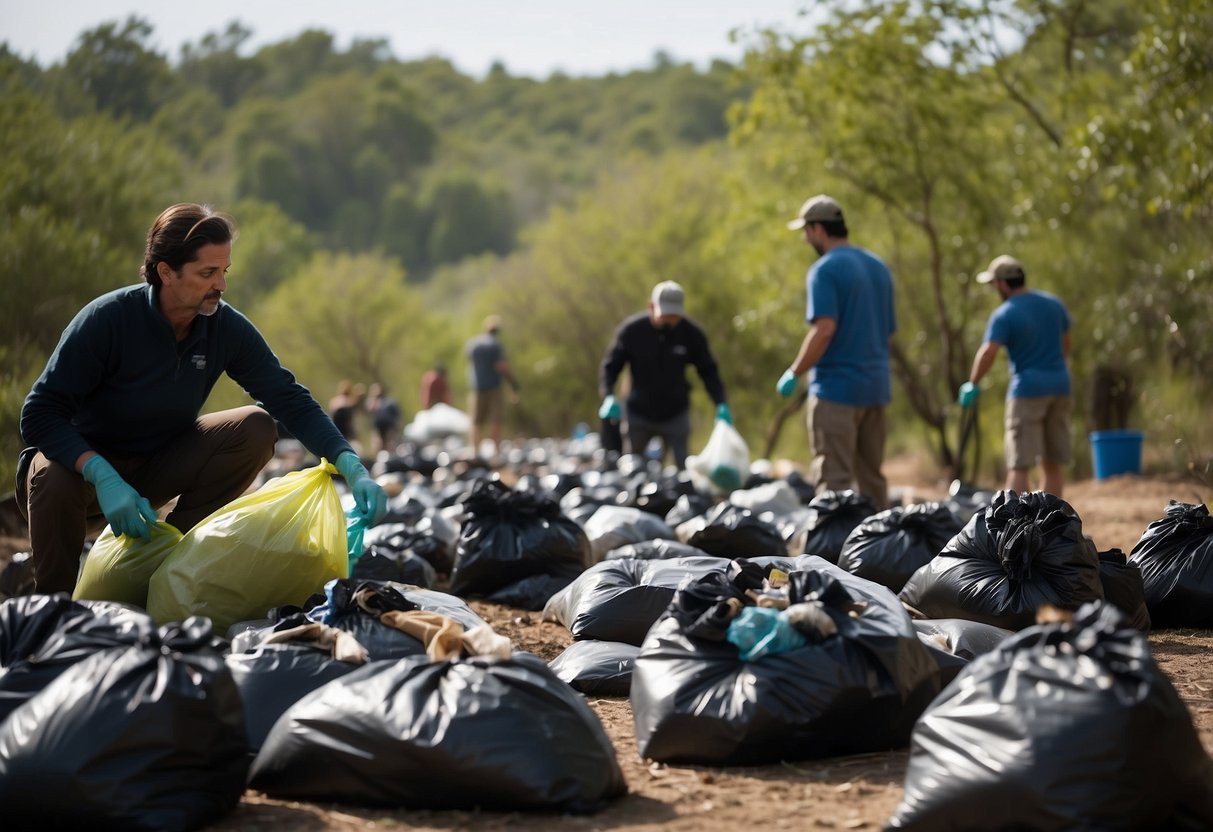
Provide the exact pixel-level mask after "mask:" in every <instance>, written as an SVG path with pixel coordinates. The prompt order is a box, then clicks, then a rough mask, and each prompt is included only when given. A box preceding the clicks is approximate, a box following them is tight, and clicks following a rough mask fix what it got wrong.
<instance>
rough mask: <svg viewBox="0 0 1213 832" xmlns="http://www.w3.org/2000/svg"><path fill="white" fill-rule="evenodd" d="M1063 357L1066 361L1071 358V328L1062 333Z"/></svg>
mask: <svg viewBox="0 0 1213 832" xmlns="http://www.w3.org/2000/svg"><path fill="white" fill-rule="evenodd" d="M1061 357H1062V358H1064V359H1065V360H1066V361H1069V360H1070V330H1068V329H1067V330H1066V331H1065V332H1063V333H1062V334H1061Z"/></svg>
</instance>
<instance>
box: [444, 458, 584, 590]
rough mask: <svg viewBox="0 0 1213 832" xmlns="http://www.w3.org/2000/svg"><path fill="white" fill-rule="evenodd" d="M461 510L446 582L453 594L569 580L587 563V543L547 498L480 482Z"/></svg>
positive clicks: (579, 529)
mask: <svg viewBox="0 0 1213 832" xmlns="http://www.w3.org/2000/svg"><path fill="white" fill-rule="evenodd" d="M463 505H464V510H465V511H466V517H465V519H464V521H463V526H462V528H461V530H460V534H459V545H458V549H457V553H456V557H455V568H454V570H453V571H452V572H451V582H450V591H451V593H453V594H455V595H459V596H462V597H468V598H474V597H485V596H488V595H492V594H493V593H494V592H496V591H497V590H499V589H502V588H504V587H507V586H509V585H511V584H515V583H517V582H518V581H521V580H522V579H524V578H530V577H532V576H534V575H550V576H553V577H558V578H568V579H569V580H572V579H573V578H575V577H577V575H579V574H581V572H582V570H584V569H585V568H586V567H587V566H588V565H589V564H590V541H589V538H587V537H586V535H585V532H584V531H583V530H582V528H581V527H580V526H578V525H577V524H576V523H574V522H573V521H572V520H570V519H569V518H568V517H565V516H564V514H562V513H561V511H560V506H559V505H558V504H557V503H556V502H555V501H554V500H552V499H550V498H548V497H544V496H536V495H533V494H524V493H520V492H515V491H511V490H510V489H509V487H508V486H506V485H503V484H502V483H501V482H500V481H497V480H481V481H479V482H477V484H476V487H475V488H474V489H473V490H472V492H471V493H470V494H469V495H468V496H467V497H466V498H465V500H464V504H463ZM542 600H543V601H546V600H547V599H546V598H544V599H542ZM540 607H542V603H539V604H537V605H536V606H535V607H534V609H539V608H540Z"/></svg>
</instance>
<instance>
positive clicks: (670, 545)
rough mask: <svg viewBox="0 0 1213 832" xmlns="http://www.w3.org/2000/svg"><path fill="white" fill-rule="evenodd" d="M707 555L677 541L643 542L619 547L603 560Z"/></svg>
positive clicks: (700, 550) (659, 558)
mask: <svg viewBox="0 0 1213 832" xmlns="http://www.w3.org/2000/svg"><path fill="white" fill-rule="evenodd" d="M707 554H708V553H707V552H705V551H703V549H697V548H695V547H694V546H688V545H687V544H685V543H679V542H678V541H677V540H645V541H643V542H641V543H629V544H628V545H626V546H620V547H619V548H618V549H612V550H611V551H609V552H607V553H606V558H605V559H606V560H627V559H628V558H639V559H641V560H669V559H670V558H696V557H705V556H707Z"/></svg>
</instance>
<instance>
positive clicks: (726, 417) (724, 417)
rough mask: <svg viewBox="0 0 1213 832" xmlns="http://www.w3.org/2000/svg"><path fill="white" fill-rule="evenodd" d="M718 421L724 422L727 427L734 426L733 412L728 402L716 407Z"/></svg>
mask: <svg viewBox="0 0 1213 832" xmlns="http://www.w3.org/2000/svg"><path fill="white" fill-rule="evenodd" d="M716 421H717V422H724V423H725V424H727V425H731V424H733V411H731V410H729V405H728V402H721V403H720V404H718V405H716Z"/></svg>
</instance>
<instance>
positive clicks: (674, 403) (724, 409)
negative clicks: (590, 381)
mask: <svg viewBox="0 0 1213 832" xmlns="http://www.w3.org/2000/svg"><path fill="white" fill-rule="evenodd" d="M684 301H685V295H684V293H683V290H682V287H681V286H679V285H678V284H677V283H675V282H674V281H672V280H666V281H663V282H661V283H658V284H657V285H656V286H655V287H653V293H652V296H651V298H650V300H649V308H648V311H647V312H642V313H640V314H637V315H633V316H631V317H630V318H628V319H626V320H625V321H624V322H623V323H621V324H620V325H619V328H618V329H617V330H615V337H614V338H613V339H612V341H611V346H610V348H609V349H608V350H607V354H606V357H605V358H604V359H603V360H602V365H601V367H600V368H599V388H600V392H601V394H602V396H603V397H604V398H603V400H602V405H601V406H600V407H599V409H598V415H599V416H600V417H602V419H604V420H607V421H614V422H618V421H619V420H620V419H621V418H622V416H623V415H624V414H623V412H622V409H621V408H620V407H619V403H618V401H617V400H616V399H615V395H614V392H613V391H614V389H615V382H616V381H617V380H618V379H619V374H620V373H622V372H623V368H624V367H625V366H627V367H630V368H631V372H632V387H631V391H630V392H629V393H628V397H627V419H626V420H625V426H626V430H625V433H626V443H627V450H628V452H629V453H634V454H642V453H644V451H645V448H646V447H648V444H649V442H650V441H651V440H652V439H653V437H660V438H661V441H662V442H663V444H664V446H665V449H667V450H669V451H670V452H671V453H672V454H673V456H674V463H675V464H676V465H677V466H678V467H679V468H682V467H684V466H685V464H686V458H687V440H688V438H689V437H690V434H691V415H690V408H691V403H690V394H691V387H690V385H689V384H688V383H687V377H686V369H687V366H688V365H690V366H693V367H694V368H695V370H696V371H697V372H698V373H699V377H700V378H701V379H702V380H703V386H704V387H705V388H706V389H707V391H708V395H709V396H711V397H712V401H713V402H715V403H716V418H717V419H723V420H724V421H726V422H729V423H730V424H732V421H733V417H732V414H731V413H730V412H729V406H728V404H727V403H726V402H725V395H724V383H723V382H721V380H720V371H719V370H718V369H717V368H716V359H715V358H713V357H712V351H711V350H710V349H708V339H707V336H706V335H704V333H703V330H702V329H700V328H699V327H698V326H697V325H696V324H695V322H694V321H692V320H691V319H689V318H687V317H686V316H685V314H686V313H685V308H684Z"/></svg>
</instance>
